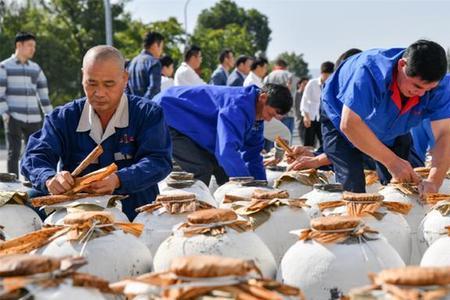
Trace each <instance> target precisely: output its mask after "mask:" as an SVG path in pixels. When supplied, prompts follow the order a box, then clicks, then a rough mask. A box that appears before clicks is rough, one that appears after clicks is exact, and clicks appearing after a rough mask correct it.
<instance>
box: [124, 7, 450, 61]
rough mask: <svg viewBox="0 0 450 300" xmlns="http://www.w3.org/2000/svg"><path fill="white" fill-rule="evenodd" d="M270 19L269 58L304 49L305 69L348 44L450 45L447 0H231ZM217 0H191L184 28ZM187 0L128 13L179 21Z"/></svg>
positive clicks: (149, 19) (334, 55) (147, 19)
mask: <svg viewBox="0 0 450 300" xmlns="http://www.w3.org/2000/svg"><path fill="white" fill-rule="evenodd" d="M234 1H235V2H236V3H237V4H238V5H239V6H241V7H244V8H246V9H249V8H255V9H257V10H259V11H260V12H261V13H263V14H265V15H266V16H267V17H268V18H269V26H270V28H271V29H272V35H271V38H272V39H271V42H270V44H269V47H268V49H267V55H268V57H269V59H274V58H276V56H277V55H278V54H279V53H281V52H284V51H289V52H291V51H294V52H296V53H303V54H304V59H305V61H306V62H308V64H309V68H310V69H318V68H319V67H320V64H321V63H322V62H324V61H327V60H331V61H335V60H336V59H337V57H338V56H339V55H340V54H341V53H342V52H344V51H346V50H347V49H349V48H360V49H362V50H365V49H371V48H391V47H407V46H408V45H409V44H411V43H413V42H414V41H415V40H417V39H420V38H426V39H431V40H433V41H436V42H438V43H439V44H441V45H442V46H443V47H444V48H445V49H448V48H450V0H441V1H433V0H429V1H427V0H420V1H419V0H416V1H406V0H390V1H382V0H359V1H358V0H352V1H340V0H328V1H324V0H234ZM216 2H217V0H190V1H189V4H188V6H187V29H188V32H190V33H191V32H192V31H193V29H194V28H195V24H196V21H197V16H198V14H199V13H200V12H201V11H202V10H203V9H205V8H208V7H211V6H213V5H214V4H215V3H216ZM185 3H186V0H132V1H130V2H129V3H128V4H127V5H126V10H127V11H129V12H130V13H131V14H132V16H133V18H136V19H140V20H142V21H144V22H146V23H148V22H154V21H160V20H166V19H167V18H169V17H171V16H174V17H176V18H177V19H178V21H179V22H180V23H182V24H184V23H185V21H184V5H185Z"/></svg>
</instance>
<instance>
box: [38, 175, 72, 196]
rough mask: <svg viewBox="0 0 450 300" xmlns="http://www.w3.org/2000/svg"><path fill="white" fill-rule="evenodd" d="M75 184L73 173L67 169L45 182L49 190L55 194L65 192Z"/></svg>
mask: <svg viewBox="0 0 450 300" xmlns="http://www.w3.org/2000/svg"><path fill="white" fill-rule="evenodd" d="M74 184H75V181H74V179H73V177H72V175H70V173H69V172H67V171H62V172H59V173H58V174H56V175H55V177H52V178H50V179H48V180H47V181H46V182H45V185H46V186H47V189H48V191H49V192H50V194H53V195H59V194H64V193H65V192H67V191H69V190H70V189H72V187H73V185H74Z"/></svg>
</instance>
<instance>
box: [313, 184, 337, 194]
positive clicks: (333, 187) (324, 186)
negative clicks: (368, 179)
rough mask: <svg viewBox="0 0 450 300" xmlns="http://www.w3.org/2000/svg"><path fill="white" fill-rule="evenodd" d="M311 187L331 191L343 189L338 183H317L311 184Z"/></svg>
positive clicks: (335, 191)
mask: <svg viewBox="0 0 450 300" xmlns="http://www.w3.org/2000/svg"><path fill="white" fill-rule="evenodd" d="M313 188H314V189H315V190H320V191H324V192H332V193H339V192H343V191H344V188H343V187H342V184H340V183H317V184H314V185H313Z"/></svg>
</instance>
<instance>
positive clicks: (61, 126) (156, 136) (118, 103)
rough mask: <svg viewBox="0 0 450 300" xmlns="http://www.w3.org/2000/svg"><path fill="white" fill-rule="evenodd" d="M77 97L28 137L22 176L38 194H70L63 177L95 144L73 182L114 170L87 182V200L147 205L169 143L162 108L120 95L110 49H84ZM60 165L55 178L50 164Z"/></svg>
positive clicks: (123, 78) (166, 163)
mask: <svg viewBox="0 0 450 300" xmlns="http://www.w3.org/2000/svg"><path fill="white" fill-rule="evenodd" d="M82 71H83V82H82V83H83V88H84V91H85V94H86V97H85V98H82V99H78V100H75V101H72V102H70V103H68V104H66V105H64V106H62V107H58V108H57V109H55V110H54V111H53V112H52V113H51V114H49V115H48V116H47V117H46V119H45V122H44V126H43V128H42V130H40V131H38V132H36V133H35V134H33V135H32V136H31V138H30V140H29V142H28V145H27V148H26V152H25V155H24V157H23V159H22V162H21V170H22V174H23V175H24V176H25V177H26V178H28V179H29V180H30V181H31V182H32V184H33V187H34V188H35V189H37V190H38V191H40V192H42V193H50V194H62V193H64V192H66V191H68V190H70V189H71V188H72V186H73V185H74V178H72V176H71V175H70V172H72V171H73V170H74V169H75V168H76V167H77V166H78V165H79V164H80V162H81V161H82V160H83V159H84V158H85V157H86V156H87V155H88V154H89V153H90V152H91V151H92V150H93V149H94V148H95V147H96V146H97V145H98V144H101V145H102V147H103V150H104V153H103V154H102V155H101V156H100V157H99V159H98V161H97V162H95V163H93V164H92V165H90V166H89V167H88V168H87V169H86V170H85V171H84V172H83V173H82V174H81V175H83V174H86V173H89V172H92V171H95V170H97V169H100V168H102V167H105V166H108V165H109V164H111V163H113V162H114V163H116V165H117V166H118V171H117V172H116V173H115V174H112V175H110V176H108V177H106V178H105V179H103V180H101V181H97V182H95V183H92V184H91V186H90V190H91V191H92V192H95V193H108V194H111V193H115V194H127V195H129V198H128V199H126V200H124V201H123V203H122V206H123V210H124V212H125V213H126V215H127V216H128V217H129V218H130V220H132V219H133V218H134V217H135V215H136V213H135V211H134V210H135V208H137V207H139V206H142V205H144V204H147V203H150V202H152V201H153V200H154V199H155V197H156V195H157V194H158V186H157V183H158V182H159V181H160V180H162V179H163V178H165V177H166V176H167V174H169V172H170V171H171V168H172V164H171V142H170V136H169V131H168V128H167V126H166V124H165V122H164V115H163V111H162V109H161V108H160V107H159V106H158V105H156V104H153V103H150V102H149V101H148V100H145V99H144V98H140V97H138V96H130V95H126V94H124V93H123V91H124V88H125V86H126V83H127V79H128V76H127V73H126V71H125V70H124V59H123V56H122V54H121V53H120V52H119V51H118V50H117V49H115V48H113V47H110V46H97V47H94V48H91V49H90V50H89V51H88V52H87V53H86V55H85V56H84V59H83V69H82ZM58 161H61V171H59V172H58V170H57V164H58Z"/></svg>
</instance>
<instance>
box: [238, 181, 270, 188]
mask: <svg viewBox="0 0 450 300" xmlns="http://www.w3.org/2000/svg"><path fill="white" fill-rule="evenodd" d="M268 185H269V183H268V182H267V180H252V181H248V182H242V183H241V186H256V187H266V186H268Z"/></svg>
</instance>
